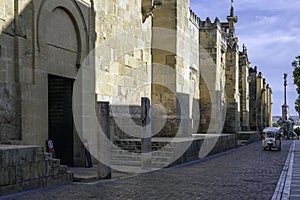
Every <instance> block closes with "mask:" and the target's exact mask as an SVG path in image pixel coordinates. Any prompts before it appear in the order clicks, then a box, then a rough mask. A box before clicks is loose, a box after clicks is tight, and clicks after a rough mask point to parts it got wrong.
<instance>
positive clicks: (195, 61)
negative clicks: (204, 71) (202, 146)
mask: <svg viewBox="0 0 300 200" xmlns="http://www.w3.org/2000/svg"><path fill="white" fill-rule="evenodd" d="M200 22H201V20H200V18H198V17H197V15H195V13H194V12H193V11H190V20H189V29H190V51H188V52H190V111H189V112H190V118H191V119H192V120H193V125H192V130H193V132H194V133H197V132H200V126H199V125H200V115H201V113H200V60H199V58H200V45H201V44H200V36H199V25H200Z"/></svg>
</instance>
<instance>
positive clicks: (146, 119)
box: [141, 97, 152, 169]
mask: <svg viewBox="0 0 300 200" xmlns="http://www.w3.org/2000/svg"><path fill="white" fill-rule="evenodd" d="M149 111H150V100H149V99H148V98H146V97H143V98H142V110H141V118H142V127H143V134H142V137H141V150H142V169H151V159H152V144H151V135H152V132H151V122H150V116H149V114H150V113H149Z"/></svg>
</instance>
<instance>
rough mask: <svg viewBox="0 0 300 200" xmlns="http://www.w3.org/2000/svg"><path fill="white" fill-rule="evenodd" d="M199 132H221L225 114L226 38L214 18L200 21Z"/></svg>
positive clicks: (218, 22)
mask: <svg viewBox="0 0 300 200" xmlns="http://www.w3.org/2000/svg"><path fill="white" fill-rule="evenodd" d="M199 30H200V76H201V78H200V114H201V119H200V131H201V132H215V133H218V132H221V131H222V128H223V124H224V117H225V109H224V106H225V83H226V81H225V52H226V48H227V44H226V40H225V38H224V35H223V33H222V30H221V23H220V21H219V20H218V19H215V21H214V22H213V23H212V22H211V21H210V19H209V18H207V19H206V20H205V21H201V23H200V29H199Z"/></svg>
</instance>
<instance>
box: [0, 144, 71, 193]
mask: <svg viewBox="0 0 300 200" xmlns="http://www.w3.org/2000/svg"><path fill="white" fill-rule="evenodd" d="M0 160H1V163H0V196H2V195H8V194H12V193H17V192H22V191H25V190H32V189H37V188H43V187H48V186H53V185H57V184H63V183H68V182H71V181H72V179H73V174H72V173H68V172H67V166H61V165H60V161H59V160H58V159H53V158H52V154H49V153H44V150H43V148H42V147H37V146H14V145H0Z"/></svg>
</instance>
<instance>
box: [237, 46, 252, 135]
mask: <svg viewBox="0 0 300 200" xmlns="http://www.w3.org/2000/svg"><path fill="white" fill-rule="evenodd" d="M243 48H244V49H243V52H240V55H239V92H240V111H241V112H240V126H241V130H242V131H247V130H249V76H248V73H249V68H250V62H249V60H248V56H247V51H246V47H243Z"/></svg>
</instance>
